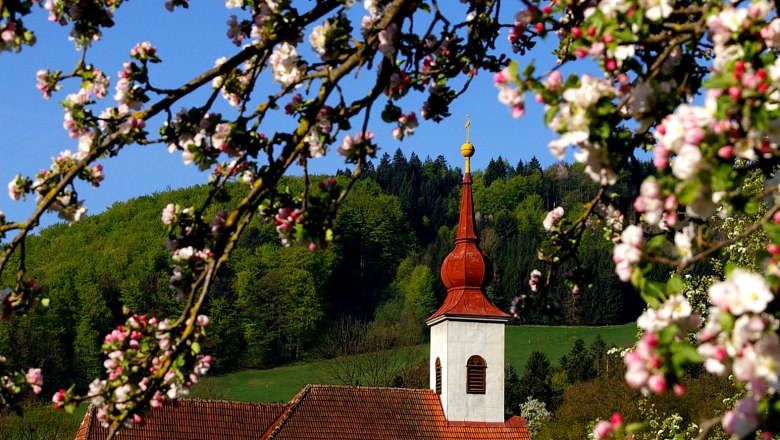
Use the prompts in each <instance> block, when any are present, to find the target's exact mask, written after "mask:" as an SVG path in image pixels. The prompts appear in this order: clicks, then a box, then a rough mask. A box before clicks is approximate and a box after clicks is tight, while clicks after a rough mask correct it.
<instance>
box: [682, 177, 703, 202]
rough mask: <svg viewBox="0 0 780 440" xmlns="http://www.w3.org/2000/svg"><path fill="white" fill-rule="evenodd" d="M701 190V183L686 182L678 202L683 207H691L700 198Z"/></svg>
mask: <svg viewBox="0 0 780 440" xmlns="http://www.w3.org/2000/svg"><path fill="white" fill-rule="evenodd" d="M699 189H701V183H700V182H698V181H695V180H692V181H689V182H685V183H684V184H683V187H682V188H681V190H680V192H679V194H678V197H677V200H679V202H680V203H682V204H683V205H690V204H691V203H693V202H694V201H696V198H697V197H698V196H699Z"/></svg>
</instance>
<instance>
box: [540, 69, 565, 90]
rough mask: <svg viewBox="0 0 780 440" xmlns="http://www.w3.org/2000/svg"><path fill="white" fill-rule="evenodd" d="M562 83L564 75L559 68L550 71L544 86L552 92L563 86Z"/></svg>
mask: <svg viewBox="0 0 780 440" xmlns="http://www.w3.org/2000/svg"><path fill="white" fill-rule="evenodd" d="M561 84H563V76H562V75H561V72H559V71H557V70H553V71H552V72H550V74H549V75H547V78H546V79H545V80H544V86H545V87H547V90H550V91H551V92H554V91H557V90H558V89H559V88H560V87H561Z"/></svg>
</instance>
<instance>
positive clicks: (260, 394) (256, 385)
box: [193, 323, 636, 402]
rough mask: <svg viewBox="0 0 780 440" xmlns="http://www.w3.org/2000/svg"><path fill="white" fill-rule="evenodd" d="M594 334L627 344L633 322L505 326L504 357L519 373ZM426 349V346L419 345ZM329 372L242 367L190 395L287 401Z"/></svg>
mask: <svg viewBox="0 0 780 440" xmlns="http://www.w3.org/2000/svg"><path fill="white" fill-rule="evenodd" d="M597 335H601V337H602V338H603V339H604V341H606V343H607V345H608V346H612V345H615V346H619V347H628V346H630V345H631V344H633V341H634V339H635V337H636V324H634V323H631V324H625V325H620V326H607V327H566V326H560V327H548V326H512V327H507V329H506V361H507V363H511V364H512V365H513V366H514V367H515V368H516V369H517V371H518V372H520V373H521V374H522V371H523V369H524V368H525V362H526V360H527V359H528V356H529V355H530V354H531V352H534V351H541V352H542V353H544V354H545V355H546V356H547V357H548V358H549V359H550V362H551V363H552V364H557V363H558V360H560V358H561V356H563V355H564V354H566V353H567V352H568V351H569V350H570V349H571V347H572V345H573V344H574V340H575V339H577V338H582V339H583V340H584V341H585V344H586V345H588V346H589V345H590V343H591V342H592V341H593V340H594V339H595V338H596V336H597ZM422 349H423V351H424V352H425V353H427V352H428V346H427V345H425V346H423V347H422ZM326 383H328V374H327V372H326V370H325V366H324V361H316V362H310V363H304V364H295V365H289V366H284V367H277V368H271V369H268V370H245V371H239V372H237V373H230V374H225V375H222V376H215V377H209V378H206V379H204V381H203V383H202V384H198V386H196V387H195V389H194V390H193V396H196V397H202V398H219V399H229V400H243V401H253V402H286V401H288V400H290V399H291V398H292V397H293V396H295V394H297V393H298V391H300V390H301V388H303V387H304V386H305V385H306V384H326Z"/></svg>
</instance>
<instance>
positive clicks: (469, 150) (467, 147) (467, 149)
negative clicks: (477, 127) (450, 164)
mask: <svg viewBox="0 0 780 440" xmlns="http://www.w3.org/2000/svg"><path fill="white" fill-rule="evenodd" d="M470 127H471V118H469V115H468V114H467V115H466V142H464V143H463V145H461V147H460V154H462V155H463V157H465V158H466V172H467V173H471V156H473V155H474V145H473V144H472V143H471V141H470V140H469V137H470V136H469V128H470Z"/></svg>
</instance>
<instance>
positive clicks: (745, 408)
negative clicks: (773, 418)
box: [723, 397, 758, 438]
mask: <svg viewBox="0 0 780 440" xmlns="http://www.w3.org/2000/svg"><path fill="white" fill-rule="evenodd" d="M757 413H758V401H757V400H756V399H755V398H753V397H746V398H743V399H740V401H739V402H737V405H736V407H735V408H734V409H733V410H731V411H726V414H724V415H723V430H724V431H726V434H729V435H735V436H737V437H739V438H744V437H746V436H747V435H748V434H750V433H752V432H753V431H755V430H756V428H758V416H757Z"/></svg>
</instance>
